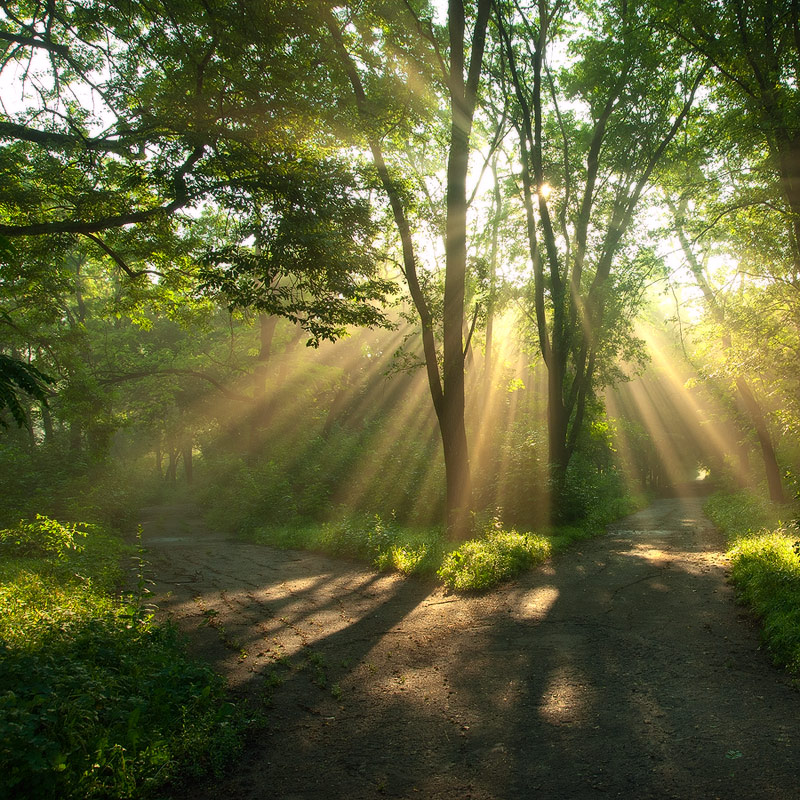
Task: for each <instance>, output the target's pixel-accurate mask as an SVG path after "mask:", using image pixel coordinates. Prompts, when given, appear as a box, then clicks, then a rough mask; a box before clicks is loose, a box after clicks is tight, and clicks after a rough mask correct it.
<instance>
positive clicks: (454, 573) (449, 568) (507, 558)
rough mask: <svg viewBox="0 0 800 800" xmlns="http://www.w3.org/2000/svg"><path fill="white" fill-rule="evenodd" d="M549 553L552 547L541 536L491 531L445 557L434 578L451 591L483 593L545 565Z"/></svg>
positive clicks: (513, 531) (512, 531)
mask: <svg viewBox="0 0 800 800" xmlns="http://www.w3.org/2000/svg"><path fill="white" fill-rule="evenodd" d="M551 552H552V546H551V543H550V541H549V540H548V539H547V538H545V537H544V536H538V535H535V534H531V533H517V531H515V530H511V531H503V530H501V531H492V532H490V533H489V534H488V535H487V536H486V537H485V538H483V539H471V540H470V541H468V542H465V543H464V544H462V545H461V546H460V547H459V548H457V549H456V550H453V551H452V552H450V553H448V554H447V555H446V556H445V558H444V560H443V562H442V566H441V567H440V568H439V570H438V571H437V573H436V574H437V575H438V576H439V577H440V578H441V579H442V581H444V583H445V585H446V586H448V587H449V588H450V589H454V590H456V591H460V592H464V591H482V590H486V589H489V588H491V587H493V586H496V585H497V584H498V583H501V582H502V581H504V580H508V579H509V578H513V577H514V576H515V575H518V574H519V573H520V572H522V570H524V569H526V568H527V567H530V566H532V565H534V564H538V563H540V562H541V561H544V560H545V559H547V558H548V557H549V556H550V554H551Z"/></svg>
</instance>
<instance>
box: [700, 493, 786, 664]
mask: <svg viewBox="0 0 800 800" xmlns="http://www.w3.org/2000/svg"><path fill="white" fill-rule="evenodd" d="M705 510H706V513H707V514H708V515H709V517H711V519H712V520H713V521H714V523H715V524H716V525H718V526H719V527H720V528H721V529H722V530H723V531H724V532H725V534H726V535H727V537H728V544H729V546H730V550H729V552H728V557H729V558H730V559H731V564H732V569H731V580H732V581H733V583H734V584H735V586H736V588H737V590H738V592H739V596H740V598H741V599H742V601H743V602H744V603H746V604H747V605H748V606H750V608H752V609H753V610H754V611H755V613H756V614H757V615H758V616H759V617H760V618H761V620H762V623H763V631H762V636H763V639H764V642H765V643H766V645H767V647H768V648H769V651H770V653H771V655H772V657H773V659H774V661H775V663H776V664H778V665H780V666H782V667H785V668H786V669H788V670H789V671H790V672H793V673H795V674H800V553H799V552H798V551H799V550H800V547H798V541H800V529H799V528H798V525H797V522H796V521H795V520H793V521H791V522H788V523H784V524H781V523H780V522H779V521H778V519H779V514H780V513H781V512H782V513H784V514H785V513H786V512H787V508H786V507H785V506H784V507H783V508H781V507H779V506H777V505H775V504H772V503H768V502H767V501H765V500H763V499H761V498H758V497H755V496H753V495H751V494H749V493H747V492H738V493H736V494H722V493H720V494H716V495H713V496H712V497H711V498H709V501H708V502H707V503H706V506H705Z"/></svg>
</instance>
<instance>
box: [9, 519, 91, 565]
mask: <svg viewBox="0 0 800 800" xmlns="http://www.w3.org/2000/svg"><path fill="white" fill-rule="evenodd" d="M88 530H89V526H88V525H85V524H83V523H80V522H73V523H61V522H58V521H57V520H54V519H50V518H49V517H45V516H43V515H42V514H37V515H36V518H35V519H34V520H32V521H31V522H25V520H20V522H19V524H18V525H17V526H16V527H14V528H6V529H5V530H0V548H2V550H3V551H4V552H6V553H7V554H8V555H12V556H56V558H64V557H65V556H66V555H67V553H68V552H69V551H71V550H72V551H75V552H81V551H83V547H84V546H83V544H82V543H80V542H79V541H78V540H77V539H76V537H78V536H80V537H84V538H85V537H86V534H87V532H88Z"/></svg>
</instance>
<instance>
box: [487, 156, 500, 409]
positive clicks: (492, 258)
mask: <svg viewBox="0 0 800 800" xmlns="http://www.w3.org/2000/svg"><path fill="white" fill-rule="evenodd" d="M491 169H492V177H493V190H494V214H493V215H492V244H491V250H490V252H489V297H488V299H487V300H486V346H485V349H484V358H483V393H484V396H485V397H486V396H488V394H489V391H490V389H491V384H492V374H493V369H494V367H493V358H494V309H495V289H496V282H497V253H498V240H499V236H500V218H501V216H502V213H503V193H502V192H501V191H500V183H499V182H498V180H497V157H496V156H495V157H494V158H493V159H492V164H491Z"/></svg>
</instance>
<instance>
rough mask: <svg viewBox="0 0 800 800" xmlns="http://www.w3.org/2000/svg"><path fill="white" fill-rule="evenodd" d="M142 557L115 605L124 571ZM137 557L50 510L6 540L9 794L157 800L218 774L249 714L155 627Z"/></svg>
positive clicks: (4, 710) (2, 610)
mask: <svg viewBox="0 0 800 800" xmlns="http://www.w3.org/2000/svg"><path fill="white" fill-rule="evenodd" d="M126 558H134V559H137V560H138V566H139V576H138V587H137V589H136V591H135V592H134V593H133V594H132V595H131V596H128V597H124V598H120V597H118V596H117V595H116V593H115V587H116V586H117V584H118V582H119V580H120V579H121V577H122V575H121V570H120V564H121V563H122V561H123V560H124V559H126ZM141 570H142V562H141V558H140V556H139V555H137V550H136V548H135V547H132V546H131V545H128V544H125V543H124V542H123V541H122V540H121V539H120V538H119V537H118V536H115V535H112V534H111V533H109V532H108V530H107V529H104V528H101V527H98V526H93V525H85V524H80V523H60V522H58V521H56V520H53V519H50V518H48V517H43V516H41V515H38V516H36V517H35V518H34V519H33V520H31V521H28V522H20V523H19V524H18V525H15V526H13V527H11V528H6V529H4V530H2V531H0V763H2V765H3V768H2V770H0V796H2V797H8V798H32V797H36V798H41V799H42V800H45V799H46V798H59V799H61V798H65V799H66V798H81V799H83V798H131V797H136V798H148V797H155V796H163V795H159V791H163V790H164V787H165V786H167V785H170V784H172V785H174V784H176V783H179V782H180V781H181V780H182V779H184V778H186V777H187V776H198V775H203V774H206V773H209V772H219V771H220V770H221V769H222V767H223V766H224V765H225V764H226V763H227V762H228V761H229V760H230V759H231V758H232V756H233V755H234V754H235V753H236V752H237V749H238V747H239V744H240V739H241V733H242V730H243V726H244V716H243V714H242V713H241V711H240V710H238V709H237V708H236V707H235V706H234V705H232V704H231V703H230V702H229V701H228V700H227V699H226V696H225V687H224V685H223V682H222V680H221V679H220V678H219V677H217V676H216V675H214V673H213V672H212V671H211V670H210V669H209V668H208V667H206V666H204V665H201V664H199V663H196V662H194V661H192V660H190V659H189V658H188V657H187V656H186V655H185V654H184V652H183V649H182V646H181V643H180V642H179V640H178V638H177V634H176V631H175V630H174V629H173V628H172V627H170V626H169V625H163V624H157V623H155V622H154V621H153V619H152V615H151V614H150V612H149V610H148V608H147V605H146V603H145V599H146V588H145V578H144V576H143V574H142V571H141Z"/></svg>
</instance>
